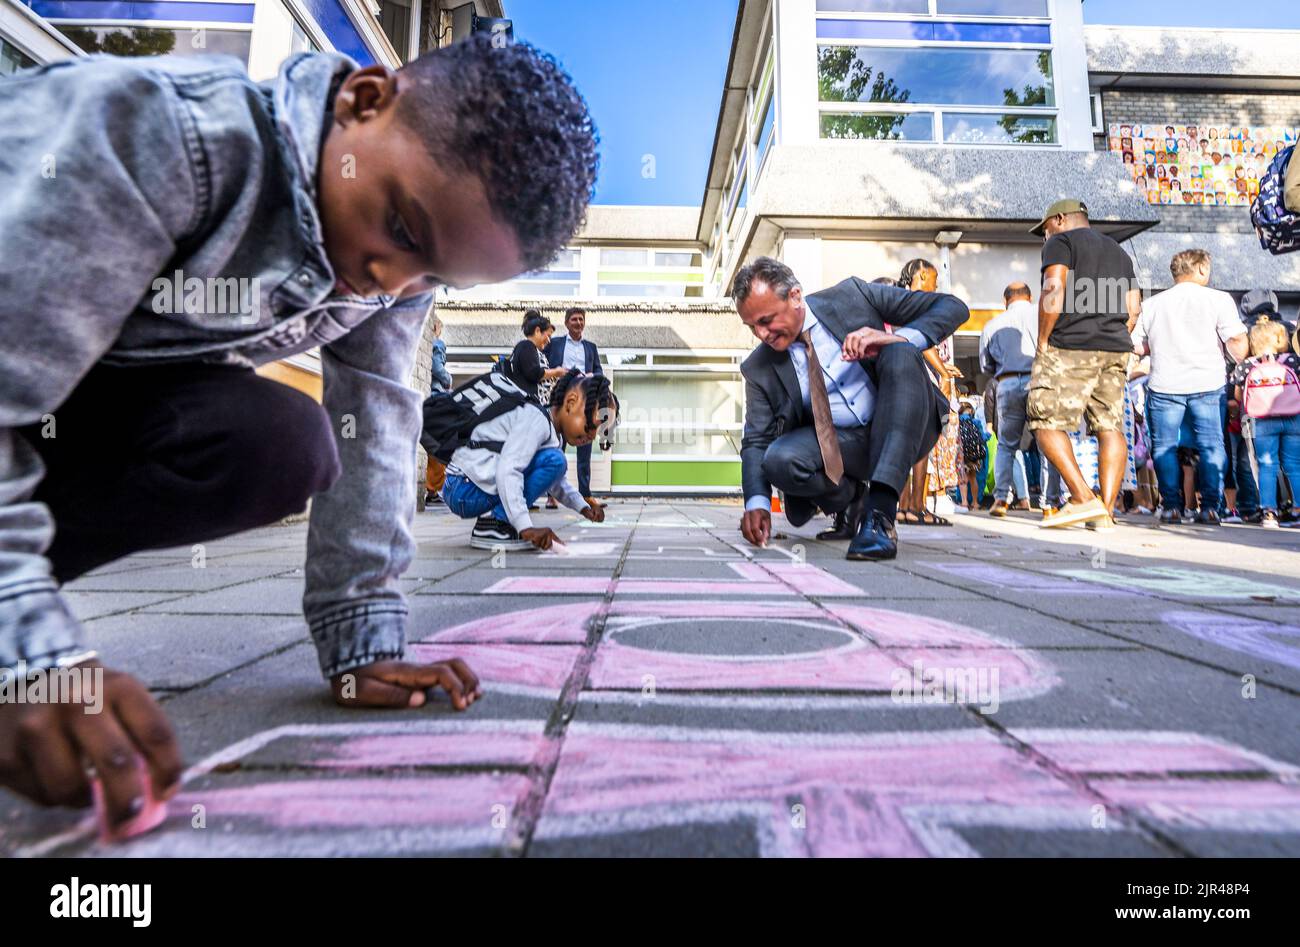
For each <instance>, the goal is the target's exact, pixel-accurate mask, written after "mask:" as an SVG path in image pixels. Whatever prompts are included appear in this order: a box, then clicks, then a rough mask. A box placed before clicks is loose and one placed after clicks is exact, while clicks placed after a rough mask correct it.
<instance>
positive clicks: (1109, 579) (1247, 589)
mask: <svg viewBox="0 0 1300 947" xmlns="http://www.w3.org/2000/svg"><path fill="white" fill-rule="evenodd" d="M1053 571H1054V572H1055V574H1056V575H1059V576H1064V577H1065V578H1069V579H1079V580H1081V581H1083V582H1095V583H1098V584H1100V585H1108V586H1111V587H1114V588H1118V589H1128V590H1130V591H1135V592H1155V593H1157V594H1163V595H1177V596H1181V597H1184V598H1243V599H1244V598H1282V599H1297V600H1300V589H1295V588H1290V587H1288V586H1285V585H1272V584H1270V583H1267V582H1257V581H1255V580H1254V579H1248V578H1245V577H1244V576H1239V575H1229V574H1226V573H1223V572H1200V571H1198V570H1195V569H1179V568H1176V567H1174V566H1112V567H1109V568H1106V569H1059V570H1053Z"/></svg>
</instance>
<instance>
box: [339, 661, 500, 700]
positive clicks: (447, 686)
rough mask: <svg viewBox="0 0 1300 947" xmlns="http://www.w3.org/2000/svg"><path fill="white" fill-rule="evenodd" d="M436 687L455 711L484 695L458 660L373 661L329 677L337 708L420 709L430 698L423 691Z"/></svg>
mask: <svg viewBox="0 0 1300 947" xmlns="http://www.w3.org/2000/svg"><path fill="white" fill-rule="evenodd" d="M435 687H441V688H442V689H443V690H445V691H446V692H447V693H448V694H450V695H451V705H452V706H453V707H455V708H456V709H457V710H466V709H467V708H468V707H469V705H470V704H472V703H474V701H476V700H478V699H479V698H480V697H482V696H483V689H482V688H481V687H480V686H479V681H478V676H477V675H475V673H474V672H473V671H471V670H470V669H469V665H468V664H466V663H465V662H464V661H462V660H461V659H460V658H451V659H450V660H447V661H439V662H438V663H437V664H413V663H410V662H407V661H376V662H375V663H374V664H367V665H365V666H364V667H359V668H354V669H353V670H351V671H346V672H344V673H343V674H336V675H335V676H334V677H332V678H330V689H331V690H332V691H333V692H334V701H335V703H337V704H338V705H339V706H340V707H393V708H401V707H423V706H424V705H425V704H426V703H427V702H428V699H429V695H428V694H427V693H426V691H429V690H432V689H433V688H435Z"/></svg>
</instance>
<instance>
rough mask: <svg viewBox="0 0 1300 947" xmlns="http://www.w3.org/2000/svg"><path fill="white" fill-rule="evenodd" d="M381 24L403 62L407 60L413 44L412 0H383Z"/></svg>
mask: <svg viewBox="0 0 1300 947" xmlns="http://www.w3.org/2000/svg"><path fill="white" fill-rule="evenodd" d="M379 25H380V26H381V27H383V29H384V34H385V35H386V36H387V37H388V41H389V42H390V43H392V44H393V49H394V50H396V51H397V55H398V56H399V57H400V58H401V60H402V62H406V60H407V59H408V58H409V57H408V55H407V51H408V50H409V49H410V46H411V0H383V3H381V4H380V5H379Z"/></svg>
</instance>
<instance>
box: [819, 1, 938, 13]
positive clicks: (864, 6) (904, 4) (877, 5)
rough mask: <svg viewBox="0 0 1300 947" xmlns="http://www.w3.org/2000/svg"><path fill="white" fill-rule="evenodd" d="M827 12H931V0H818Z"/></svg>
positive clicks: (821, 8) (821, 7)
mask: <svg viewBox="0 0 1300 947" xmlns="http://www.w3.org/2000/svg"><path fill="white" fill-rule="evenodd" d="M817 10H818V11H819V12H825V13H919V14H926V13H929V12H930V0H817Z"/></svg>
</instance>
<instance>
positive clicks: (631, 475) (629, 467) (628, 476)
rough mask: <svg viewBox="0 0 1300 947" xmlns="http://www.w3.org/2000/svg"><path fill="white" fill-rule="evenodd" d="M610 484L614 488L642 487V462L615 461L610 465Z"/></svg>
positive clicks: (644, 463) (644, 477)
mask: <svg viewBox="0 0 1300 947" xmlns="http://www.w3.org/2000/svg"><path fill="white" fill-rule="evenodd" d="M609 477H610V483H611V484H613V485H614V486H616V487H643V486H645V483H646V462H645V461H644V460H616V461H614V462H613V464H612V465H611V470H610V475H609Z"/></svg>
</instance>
